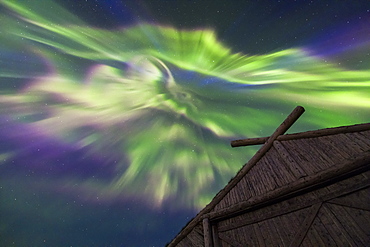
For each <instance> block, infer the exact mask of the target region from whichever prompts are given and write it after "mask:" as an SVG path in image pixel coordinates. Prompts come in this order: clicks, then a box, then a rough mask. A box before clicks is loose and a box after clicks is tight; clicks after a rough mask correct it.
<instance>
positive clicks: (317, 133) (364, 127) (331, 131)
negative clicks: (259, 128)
mask: <svg viewBox="0 0 370 247" xmlns="http://www.w3.org/2000/svg"><path fill="white" fill-rule="evenodd" d="M368 130H370V123H365V124H356V125H351V126H342V127H335V128H327V129H320V130H313V131H306V132H301V133H295V134H286V135H281V136H279V137H278V138H277V140H279V141H287V140H296V139H304V138H315V137H321V136H328V135H337V134H340V133H352V132H360V131H368ZM268 138H269V137H259V138H248V139H240V140H235V141H231V146H232V147H241V146H249V145H259V144H264V143H265V142H266V141H267V140H268Z"/></svg>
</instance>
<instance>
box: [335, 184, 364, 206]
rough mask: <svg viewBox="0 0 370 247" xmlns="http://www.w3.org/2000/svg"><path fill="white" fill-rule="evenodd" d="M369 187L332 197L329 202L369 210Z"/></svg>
mask: <svg viewBox="0 0 370 247" xmlns="http://www.w3.org/2000/svg"><path fill="white" fill-rule="evenodd" d="M369 195H370V188H369V187H368V188H366V189H363V190H360V191H356V192H354V193H351V194H349V195H346V196H343V197H339V198H335V199H332V200H330V201H328V202H329V203H333V204H337V205H341V206H346V207H351V208H357V209H361V210H367V211H370V198H369Z"/></svg>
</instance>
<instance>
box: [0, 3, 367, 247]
mask: <svg viewBox="0 0 370 247" xmlns="http://www.w3.org/2000/svg"><path fill="white" fill-rule="evenodd" d="M67 2H68V1H67ZM82 2H84V1H82ZM82 2H81V3H79V6H80V8H81V6H84V4H83V3H82ZM92 2H96V3H97V4H96V6H100V8H103V6H105V7H115V8H118V7H121V8H123V7H122V6H123V3H124V2H123V1H122V2H121V1H106V2H105V3H103V2H100V3H99V1H92ZM185 2H186V1H185ZM360 2H361V1H360ZM141 4H142V6H141V5H140V6H141V7H143V6H144V7H145V8H144V7H143V9H147V8H149V6H150V4H149V3H148V5H145V3H144V2H142V3H141ZM234 4H235V3H234ZM266 4H267V3H266ZM251 5H252V4H251ZM87 6H89V7H91V6H93V5H92V4H91V2H90V4H88V5H87ZM94 6H95V5H94ZM140 6H136V5H135V6H134V7H135V8H139V7H140ZM73 8H74V7H71V9H73ZM71 9H68V8H66V6H65V4H64V6H62V5H61V3H59V4H58V3H57V2H54V1H46V0H43V1H2V2H1V7H0V11H1V12H0V20H1V22H0V28H1V33H0V41H1V44H2V45H1V47H0V55H1V60H0V66H1V67H0V80H1V84H0V138H1V140H2V142H1V146H0V148H1V149H0V196H1V198H0V199H1V201H2V205H1V206H0V218H1V219H0V238H1V239H2V240H0V245H1V244H3V245H7V246H27V245H28V244H30V245H32V246H42V245H43V244H46V245H45V246H60V245H73V246H75V245H76V246H81V245H88V246H102V245H106V246H116V245H119V246H161V245H164V244H165V243H166V242H168V241H170V239H171V238H172V237H173V236H174V235H175V234H176V233H177V232H178V231H179V230H180V228H181V226H183V225H185V223H186V222H187V221H188V220H189V219H190V218H189V217H192V216H193V215H194V214H195V212H196V211H197V210H199V209H200V208H202V207H204V206H205V205H206V204H207V203H208V202H209V201H210V200H211V199H212V198H213V196H214V195H215V194H216V193H217V192H218V191H219V190H220V189H221V188H222V187H223V186H224V185H225V184H226V183H227V182H228V181H229V180H230V178H231V177H232V176H233V175H235V173H236V172H237V171H238V170H239V169H240V168H241V166H242V165H243V164H244V162H246V161H247V160H248V159H249V158H250V157H251V156H252V155H253V154H254V152H255V151H256V148H255V147H249V148H239V149H232V148H231V147H230V145H229V142H230V140H234V139H239V138H248V137H261V136H268V135H269V134H271V133H272V132H273V130H274V129H275V128H276V127H277V126H278V125H279V124H280V122H281V121H282V120H283V119H284V117H285V116H286V115H288V114H289V113H290V111H291V110H292V109H293V108H294V107H295V106H296V105H303V106H304V107H305V108H306V113H305V114H304V116H302V117H301V119H300V120H299V121H298V122H297V123H296V124H295V126H293V127H292V129H291V132H294V131H306V130H312V129H318V128H327V127H336V126H342V125H347V124H355V123H363V122H368V121H369V119H370V111H369V109H370V97H369V96H370V93H369V92H370V79H369V78H370V66H367V65H369V64H370V58H369V56H370V55H369V53H370V39H369V35H368V34H364V33H363V32H365V30H368V28H370V25H369V24H370V22H369V20H370V19H369V18H368V19H366V18H365V17H364V16H365V14H366V13H367V14H369V9H367V10H366V9H365V10H362V8H360V7H358V12H354V13H353V12H351V14H350V15H349V14H348V15H349V16H350V17H351V18H357V19H358V16H361V18H362V20H361V22H360V23H361V25H359V24H358V23H356V26H350V28H342V27H341V26H340V25H339V24H338V27H337V26H336V25H332V26H330V27H325V28H328V31H327V32H331V33H333V32H332V31H330V30H333V29H336V30H339V31H338V32H336V33H341V35H337V37H330V38H326V39H324V38H321V39H318V38H317V39H316V40H315V42H313V41H312V39H313V38H312V39H309V38H307V39H306V43H305V42H304V41H302V42H301V44H300V45H292V46H289V45H284V47H276V48H275V49H270V50H269V51H265V52H256V53H254V54H253V53H251V52H250V51H249V52H248V53H247V52H246V51H243V50H240V51H236V49H239V47H241V46H242V45H241V44H237V45H235V47H234V46H233V45H232V44H231V42H230V40H229V41H228V42H223V39H225V38H224V37H222V38H220V37H219V33H218V31H219V30H218V29H217V27H212V25H209V24H208V23H207V25H204V26H203V27H202V26H196V27H193V28H191V27H188V26H187V27H186V28H181V27H179V26H178V23H174V25H173V26H172V25H169V23H167V22H165V21H163V20H162V18H163V17H162V16H158V23H157V22H150V21H148V20H145V18H144V20H143V18H138V19H137V20H135V21H132V20H130V21H127V20H126V19H125V21H127V22H128V23H119V25H118V27H117V26H115V27H114V28H113V27H103V24H101V25H100V26H99V27H98V26H96V25H93V24H91V23H88V21H86V18H83V17H82V16H85V15H86V13H82V12H81V17H80V16H79V15H78V14H76V12H77V10H74V13H72V12H71ZM104 9H105V8H104ZM356 9H357V8H356ZM81 10H82V9H81ZM90 11H92V9H90ZM94 11H96V10H94ZM101 11H102V10H101ZM115 11H117V9H116V10H115ZM127 11H128V10H127ZM131 11H132V8H131ZM137 11H139V10H137ZM284 11H286V12H287V13H293V10H289V9H284ZM289 11H291V12H289ZM337 11H339V10H337ZM341 11H342V12H340V11H339V12H338V13H340V14H343V13H347V12H346V10H345V9H344V8H343V10H341ZM348 11H349V10H348ZM98 12H99V11H98ZM91 13H93V12H91ZM94 13H95V12H94ZM104 13H105V12H104ZM108 13H111V14H112V19H113V16H114V15H113V14H114V13H115V12H114V11H113V10H112V12H108ZM125 13H126V12H125ZM127 13H128V12H127ZM91 15H92V14H91ZM127 15H129V14H127ZM152 15H154V14H153V13H152ZM152 15H150V16H152ZM322 15H323V16H318V17H315V18H317V19H314V20H316V22H312V23H318V22H319V20H320V18H324V13H323V12H322ZM343 15H344V14H343ZM99 16H100V15H98V14H97V17H96V18H98V17H99ZM286 16H290V14H289V15H288V14H286ZM294 16H296V15H295V14H294ZM171 18H173V17H171ZM291 18H292V19H290V21H291V22H292V23H293V22H294V20H295V19H294V18H293V17H291ZM348 18H349V17H348ZM87 19H88V18H87ZM123 19H124V18H123ZM161 21H163V23H160V22H161ZM178 21H179V22H180V23H181V20H178ZM351 21H352V19H351ZM102 22H103V21H102ZM266 22H268V20H266ZM362 23H363V24H362ZM243 25H247V24H243ZM316 25H317V24H316ZM241 27H242V26H240V30H243V29H242V28H241ZM265 28H266V26H265ZM302 28H303V29H304V28H308V27H302ZM356 28H358V30H357V29H356ZM246 29H248V28H246ZM293 30H297V28H296V27H295V28H292V29H291V31H286V32H283V31H280V32H278V33H274V30H271V33H272V34H271V35H272V36H274V35H276V36H277V39H281V38H280V36H281V35H284V33H285V34H286V35H287V36H290V35H292V33H291V32H293ZM309 33H311V35H312V37H314V32H313V31H312V30H311V31H310V32H309ZM320 33H322V31H320ZM343 33H345V34H346V35H344V34H343ZM261 35H262V34H261ZM297 35H298V34H297ZM305 35H306V36H307V34H305ZM262 36H263V35H262ZM292 37H293V36H292ZM343 37H345V38H343ZM351 38H352V39H353V40H352V41H351V42H349V41H348V39H351ZM292 39H294V38H292ZM322 39H324V40H322ZM333 40H335V42H334V41H333ZM330 41H332V42H333V45H332V46H328V42H330ZM336 42H339V43H340V44H341V46H338V45H335V44H336ZM346 42H347V43H348V44H347V45H346ZM236 47H238V48H236ZM325 47H330V48H326V49H324V48H325ZM366 54H367V55H366ZM364 58H365V59H364ZM55 232H62V235H63V236H64V237H61V236H58V234H56V233H55ZM2 236H5V237H2ZM99 236H100V237H99ZM165 238H167V239H165ZM1 241H3V242H1Z"/></svg>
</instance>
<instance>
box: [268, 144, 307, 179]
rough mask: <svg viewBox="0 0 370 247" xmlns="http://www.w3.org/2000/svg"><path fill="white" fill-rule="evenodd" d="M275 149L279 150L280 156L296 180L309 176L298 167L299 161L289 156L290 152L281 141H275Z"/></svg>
mask: <svg viewBox="0 0 370 247" xmlns="http://www.w3.org/2000/svg"><path fill="white" fill-rule="evenodd" d="M273 146H274V148H275V149H276V150H277V153H278V154H279V156H280V157H281V158H282V159H283V161H284V162H285V163H286V164H287V167H288V168H289V171H291V172H292V173H293V174H294V177H295V178H301V177H305V176H306V175H307V174H306V173H305V171H304V170H303V169H302V168H301V167H300V166H299V165H298V163H297V161H295V160H294V158H293V157H292V156H291V155H290V154H289V151H288V150H287V149H286V148H285V146H284V144H283V143H281V142H280V141H274V144H273Z"/></svg>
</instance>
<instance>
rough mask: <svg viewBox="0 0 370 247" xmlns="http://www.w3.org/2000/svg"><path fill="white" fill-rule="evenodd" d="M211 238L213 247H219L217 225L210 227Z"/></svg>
mask: <svg viewBox="0 0 370 247" xmlns="http://www.w3.org/2000/svg"><path fill="white" fill-rule="evenodd" d="M212 238H213V246H214V247H221V243H220V239H219V237H218V225H217V224H214V225H212Z"/></svg>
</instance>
